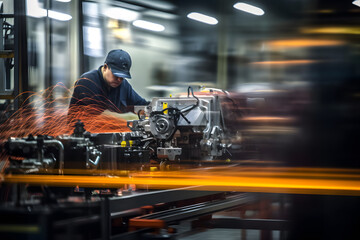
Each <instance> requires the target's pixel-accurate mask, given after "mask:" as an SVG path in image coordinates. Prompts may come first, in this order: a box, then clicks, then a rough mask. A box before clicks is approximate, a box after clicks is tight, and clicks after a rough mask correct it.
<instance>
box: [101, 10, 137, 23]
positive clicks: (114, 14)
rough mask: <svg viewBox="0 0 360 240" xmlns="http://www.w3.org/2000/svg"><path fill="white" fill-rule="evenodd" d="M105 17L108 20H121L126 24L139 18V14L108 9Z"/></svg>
mask: <svg viewBox="0 0 360 240" xmlns="http://www.w3.org/2000/svg"><path fill="white" fill-rule="evenodd" d="M104 14H105V16H107V17H109V18H114V19H117V20H123V21H127V22H131V21H134V20H135V19H137V18H138V17H139V13H138V12H135V11H131V10H128V9H125V8H117V7H114V8H109V9H107V10H106V11H105V12H104Z"/></svg>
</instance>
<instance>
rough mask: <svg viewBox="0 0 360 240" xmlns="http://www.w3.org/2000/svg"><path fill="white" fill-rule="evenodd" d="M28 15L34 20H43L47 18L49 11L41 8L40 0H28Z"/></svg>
mask: <svg viewBox="0 0 360 240" xmlns="http://www.w3.org/2000/svg"><path fill="white" fill-rule="evenodd" d="M26 15H27V16H29V17H34V18H42V17H46V16H47V11H46V9H43V8H41V7H40V4H39V1H38V0H27V1H26Z"/></svg>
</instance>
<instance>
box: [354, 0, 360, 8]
mask: <svg viewBox="0 0 360 240" xmlns="http://www.w3.org/2000/svg"><path fill="white" fill-rule="evenodd" d="M352 3H353V4H354V5H356V6H358V7H360V0H355V1H353V2H352Z"/></svg>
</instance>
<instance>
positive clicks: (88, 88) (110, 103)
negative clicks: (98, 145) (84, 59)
mask: <svg viewBox="0 0 360 240" xmlns="http://www.w3.org/2000/svg"><path fill="white" fill-rule="evenodd" d="M101 68H102V66H100V67H99V68H98V70H92V71H89V72H86V73H84V74H83V75H81V76H80V79H79V80H78V81H76V83H75V87H74V93H73V95H72V98H71V100H70V108H71V106H73V105H74V104H75V105H78V106H85V105H92V106H94V107H96V108H98V109H99V110H100V111H101V112H102V111H103V110H105V109H109V110H111V111H115V112H125V111H126V107H128V106H134V105H147V104H149V102H148V101H146V100H145V99H144V98H142V97H140V95H139V94H137V93H136V92H135V91H134V89H133V88H132V86H131V85H130V83H129V82H128V81H127V80H126V79H123V81H122V83H121V84H120V86H118V87H116V88H113V87H109V86H108V85H107V83H106V82H105V80H104V78H103V75H102V72H101Z"/></svg>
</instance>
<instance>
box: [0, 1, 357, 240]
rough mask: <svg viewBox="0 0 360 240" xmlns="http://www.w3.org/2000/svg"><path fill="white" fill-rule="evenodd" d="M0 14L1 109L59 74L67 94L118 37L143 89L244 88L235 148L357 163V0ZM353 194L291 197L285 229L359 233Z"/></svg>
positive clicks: (9, 5) (24, 7)
mask: <svg viewBox="0 0 360 240" xmlns="http://www.w3.org/2000/svg"><path fill="white" fill-rule="evenodd" d="M248 4H251V5H248ZM0 14H1V15H0V16H1V17H0V20H1V22H0V39H1V40H2V42H0V53H1V58H0V84H1V85H0V107H1V109H0V110H1V111H4V110H5V109H9V108H10V109H12V110H16V109H18V108H19V106H20V104H21V103H22V102H23V101H24V99H23V98H22V96H26V94H24V95H22V96H20V97H18V96H19V94H22V93H26V92H28V91H30V92H39V91H42V90H44V89H47V88H50V87H52V86H54V85H56V84H59V83H61V84H63V85H64V86H65V87H66V88H59V89H56V91H54V95H56V96H63V97H65V99H66V97H70V96H71V95H70V94H71V92H69V91H68V89H71V88H72V87H73V85H74V83H75V81H76V80H77V79H78V78H79V76H80V75H81V74H82V73H83V72H86V71H89V70H92V69H95V68H98V67H99V66H100V65H101V64H103V62H104V59H105V56H106V54H107V52H109V51H110V50H112V49H115V48H120V49H124V50H126V51H128V52H129V53H130V55H131V57H132V60H133V65H132V68H131V74H132V79H131V80H130V83H131V85H132V86H133V88H134V89H135V90H136V91H137V92H138V93H139V94H140V95H141V96H143V97H144V98H146V99H148V100H151V98H153V97H168V96H169V95H170V94H176V93H185V92H186V91H187V89H188V86H192V87H193V89H194V91H201V90H204V89H206V88H211V89H213V91H218V90H219V89H221V90H225V91H228V92H230V93H231V94H234V95H235V96H238V97H240V98H241V99H245V101H246V109H247V110H246V111H244V115H243V116H241V118H240V117H239V116H237V117H239V119H232V120H235V121H237V126H238V130H239V132H241V141H242V145H241V151H242V153H244V152H245V153H247V154H246V155H241V156H240V157H242V158H244V159H245V158H251V159H257V160H258V161H259V162H263V161H267V163H266V164H265V166H270V165H271V163H273V162H280V163H281V166H286V167H326V168H333V167H337V168H341V169H343V168H346V169H358V168H360V161H359V159H360V158H359V157H360V155H359V151H358V145H359V134H360V125H359V123H360V1H359V0H355V1H354V0H270V1H269V0H246V1H241V0H239V1H237V0H151V1H150V0H149V1H145V0H124V1H108V0H102V1H76V0H72V1H71V0H4V1H0ZM11 14H14V15H13V16H11ZM228 117H229V118H233V117H234V116H233V115H232V114H229V115H228ZM1 118H3V116H2V117H1ZM0 120H1V119H0ZM239 138H240V136H239ZM239 141H240V140H239ZM234 146H235V147H236V144H234ZM237 157H238V156H237ZM262 166H263V165H262ZM271 166H273V165H271ZM276 166H277V165H276ZM355 178H356V179H358V176H356V177H355ZM357 191H358V190H357ZM340 195H341V194H340ZM350 195H351V194H350ZM355 195H358V193H357V194H355ZM356 201H358V197H357V198H355V197H354V198H351V199H347V198H346V199H341V200H340V199H339V198H338V197H334V196H332V197H328V198H326V197H323V196H310V197H308V196H307V197H304V196H297V197H295V198H294V199H293V202H292V206H297V208H294V209H295V210H294V211H292V212H291V214H293V215H291V217H290V219H292V220H294V222H295V223H296V227H293V228H294V229H296V230H295V231H294V232H293V233H294V234H298V235H297V236H294V235H290V237H291V239H309V237H310V238H311V237H313V238H312V239H342V238H343V239H356V237H358V236H360V233H359V221H358V218H357V216H358V214H360V209H359V207H358V206H357V205H358V202H356ZM310 205H312V208H311V209H308V208H305V206H310ZM339 209H343V210H344V211H342V210H341V211H340V210H339ZM337 210H339V212H337V213H334V212H332V211H337ZM328 211H329V212H330V211H331V213H329V215H327V214H328ZM349 212H352V213H353V215H352V216H351V217H350V218H346V217H347V214H348V213H349ZM327 217H328V218H327ZM309 219H311V220H309ZM342 220H343V221H342ZM317 223H321V224H320V225H321V226H320V227H319V228H316V229H315V227H314V228H313V225H315V224H317ZM300 225H301V227H299V226H300ZM335 225H336V226H335ZM331 227H334V229H332V230H333V232H331V231H328V228H331ZM341 228H343V229H345V230H346V231H347V233H344V232H343V231H341V230H340V229H341ZM345 230H344V231H345ZM312 231H313V232H312ZM302 233H303V235H301V234H302ZM332 233H333V235H332ZM273 236H274V235H273ZM354 236H355V238H352V237H354ZM279 238H280V239H283V238H284V237H280V236H277V237H275V239H279ZM242 239H243V238H242ZM264 239H268V238H266V237H264Z"/></svg>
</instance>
